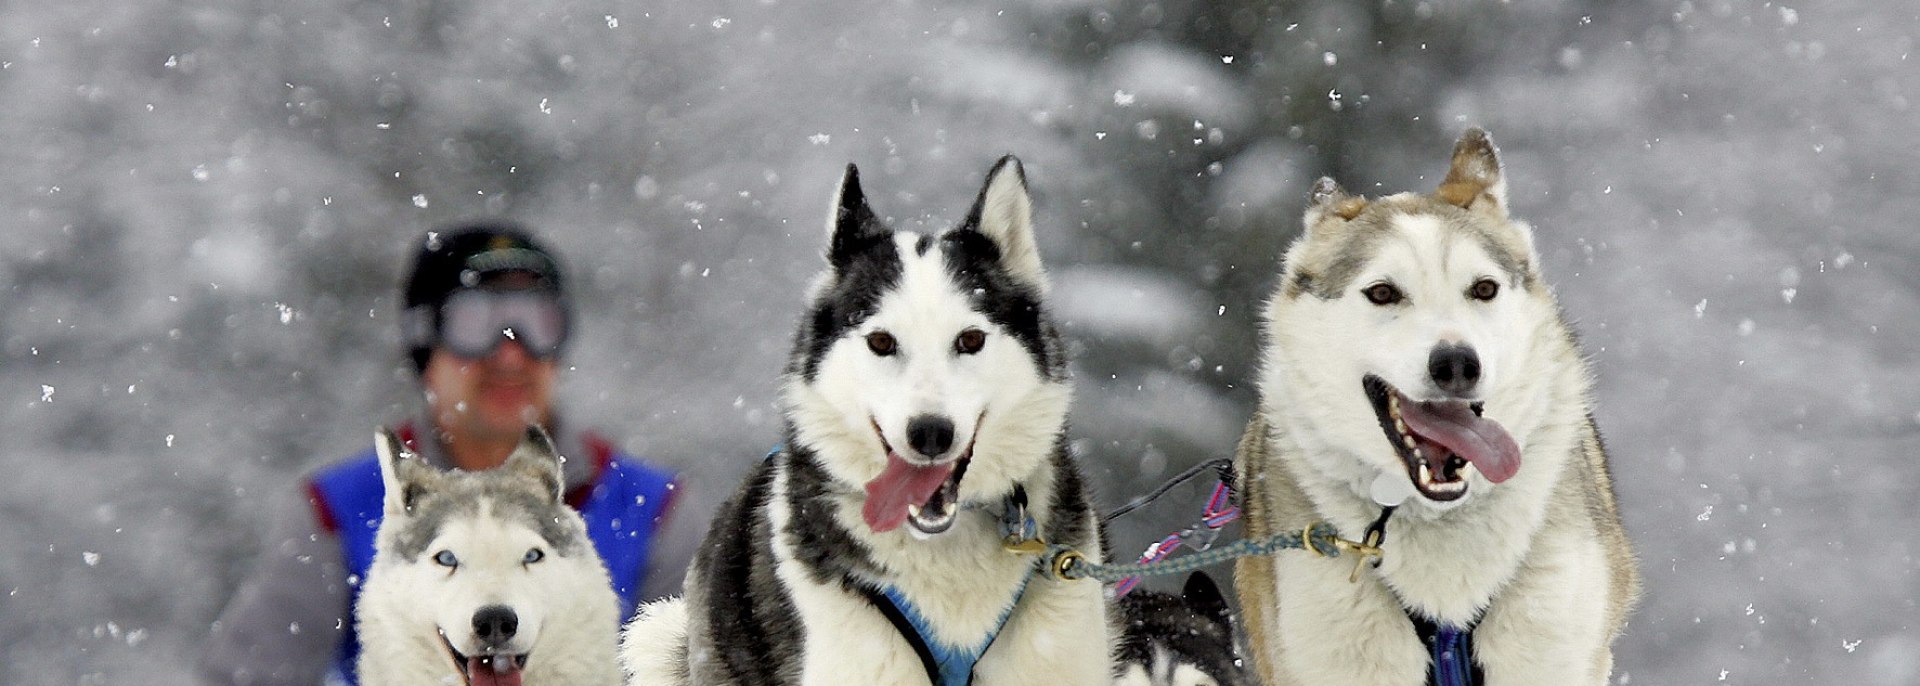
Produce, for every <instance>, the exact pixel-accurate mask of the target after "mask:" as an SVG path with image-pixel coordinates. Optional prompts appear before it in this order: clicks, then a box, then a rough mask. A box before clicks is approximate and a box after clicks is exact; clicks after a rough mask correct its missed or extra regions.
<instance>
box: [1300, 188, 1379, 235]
mask: <svg viewBox="0 0 1920 686" xmlns="http://www.w3.org/2000/svg"><path fill="white" fill-rule="evenodd" d="M1365 209H1367V199H1366V198H1362V197H1357V196H1352V195H1347V192H1346V191H1345V190H1341V188H1340V184H1338V183H1334V181H1333V179H1331V178H1329V177H1325V176H1322V177H1320V180H1318V181H1315V182H1313V190H1311V191H1308V192H1307V214H1306V216H1305V217H1304V218H1303V219H1302V221H1301V224H1302V225H1303V226H1304V228H1305V229H1306V230H1307V232H1308V233H1312V232H1313V230H1314V228H1315V227H1318V226H1320V225H1321V223H1322V222H1326V221H1342V222H1344V221H1347V220H1350V219H1353V218H1354V217H1358V216H1360V212H1361V211H1362V210H1365Z"/></svg>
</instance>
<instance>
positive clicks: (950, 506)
mask: <svg viewBox="0 0 1920 686" xmlns="http://www.w3.org/2000/svg"><path fill="white" fill-rule="evenodd" d="M940 511H941V512H945V513H946V514H947V516H948V517H952V516H953V513H955V512H959V511H960V503H947V505H946V507H942V508H940Z"/></svg>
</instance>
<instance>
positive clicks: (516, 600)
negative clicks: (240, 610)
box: [354, 428, 621, 686]
mask: <svg viewBox="0 0 1920 686" xmlns="http://www.w3.org/2000/svg"><path fill="white" fill-rule="evenodd" d="M374 445H375V446H376V448H377V449H378V452H379V453H380V475H381V477H382V481H383V482H384V485H385V487H386V505H385V514H384V515H383V519H382V522H381V524H380V531H379V532H378V533H377V534H376V535H375V539H376V542H375V548H374V557H373V565H372V567H370V568H369V569H368V571H367V580H366V583H365V584H364V585H363V586H362V590H361V593H360V602H359V605H358V606H357V607H358V609H357V612H356V617H355V620H354V621H355V622H356V625H357V626H358V628H359V631H360V640H361V646H362V651H361V653H360V661H359V664H358V665H357V671H358V672H359V677H360V683H362V684H365V685H366V686H419V685H420V684H456V685H459V684H466V685H468V686H521V685H522V684H524V685H525V686H573V685H597V686H612V685H614V684H619V683H620V682H621V678H620V665H619V662H618V659H617V658H616V656H615V647H616V643H617V641H618V631H619V627H620V601H619V599H618V598H617V597H615V596H614V594H613V585H612V583H611V582H610V581H609V580H608V578H607V571H606V567H605V566H604V565H602V564H601V562H600V556H599V554H598V553H596V552H594V548H593V544H592V542H591V541H589V540H588V539H587V529H586V524H585V523H583V522H582V521H581V519H580V515H579V514H577V513H575V512H574V511H573V509H572V508H569V507H567V505H566V504H565V503H564V502H562V500H561V497H562V489H563V488H564V484H565V482H564V480H563V479H562V478H561V473H560V457H559V456H558V455H556V454H555V453H554V450H553V444H552V442H551V441H550V440H549V439H548V438H547V434H546V432H545V431H542V430H541V429H539V428H529V429H528V430H527V435H526V436H525V437H524V438H523V439H522V440H521V442H520V445H519V447H518V448H516V449H515V450H514V452H513V454H512V455H511V456H510V457H508V458H507V461H506V463H505V464H503V465H501V466H500V467H498V468H495V469H489V470H486V471H479V472H461V471H446V472H442V471H440V470H438V469H436V468H434V467H433V466H431V465H428V464H427V463H425V462H424V461H422V460H420V459H419V458H418V457H415V456H414V455H412V454H411V453H409V452H407V450H406V448H405V447H404V446H403V445H402V444H401V443H400V439H399V438H397V437H396V436H394V434H393V433H392V432H391V431H388V430H387V429H384V428H382V429H380V430H379V432H377V433H376V434H375V436H374Z"/></svg>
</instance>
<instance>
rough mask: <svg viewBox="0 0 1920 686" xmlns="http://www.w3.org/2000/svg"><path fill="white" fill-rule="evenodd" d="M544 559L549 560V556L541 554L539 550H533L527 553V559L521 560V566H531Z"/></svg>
mask: <svg viewBox="0 0 1920 686" xmlns="http://www.w3.org/2000/svg"><path fill="white" fill-rule="evenodd" d="M544 559H547V554H546V553H543V552H540V549H539V548H533V549H530V550H528V551H527V556H526V557H523V558H520V564H526V565H530V564H533V563H535V562H539V561H541V560H544Z"/></svg>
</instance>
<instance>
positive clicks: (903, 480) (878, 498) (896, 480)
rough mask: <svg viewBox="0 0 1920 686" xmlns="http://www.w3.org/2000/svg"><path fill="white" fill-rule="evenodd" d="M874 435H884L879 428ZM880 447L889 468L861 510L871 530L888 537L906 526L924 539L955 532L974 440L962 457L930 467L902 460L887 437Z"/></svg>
mask: <svg viewBox="0 0 1920 686" xmlns="http://www.w3.org/2000/svg"><path fill="white" fill-rule="evenodd" d="M978 426H979V425H978V424H976V425H975V427H976V428H975V431H976V432H978V430H979V429H978V428H977V427H978ZM874 433H875V434H880V427H879V426H878V425H876V426H875V427H874ZM976 436H977V433H976ZM880 444H881V445H882V446H884V447H885V448H886V450H887V466H886V468H885V469H883V470H882V471H881V472H880V476H877V477H874V479H873V480H872V481H869V482H867V502H866V505H865V506H864V507H862V508H861V515H862V516H863V517H865V518H866V520H867V526H869V527H872V528H873V530H874V531H875V532H877V533H884V532H887V531H892V530H894V529H897V528H899V527H900V525H901V524H906V525H908V526H910V527H912V528H913V530H914V532H916V533H919V534H924V535H932V534H938V533H942V532H945V531H946V530H947V529H949V528H952V527H953V520H954V517H955V515H958V514H959V513H960V479H961V478H963V477H965V476H966V475H967V465H968V464H969V463H971V462H972V461H973V440H972V439H969V440H968V441H967V449H966V450H965V451H962V452H961V453H960V457H958V458H955V459H953V460H949V461H946V462H941V463H938V464H927V465H921V464H913V463H911V462H908V461H906V460H905V459H904V458H902V457H900V453H898V452H895V451H894V449H893V446H892V445H891V444H889V443H887V437H886V436H885V435H881V436H880Z"/></svg>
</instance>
